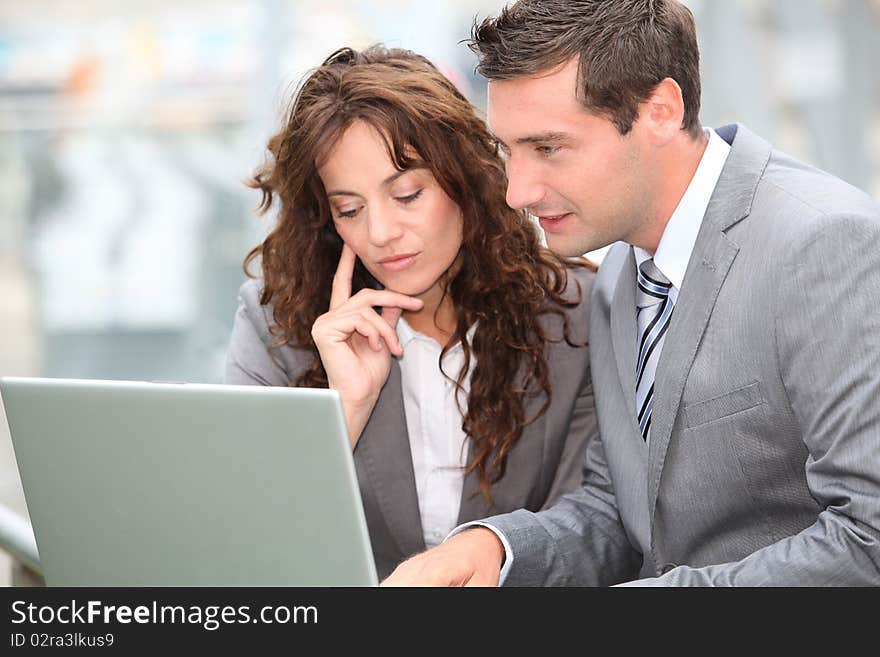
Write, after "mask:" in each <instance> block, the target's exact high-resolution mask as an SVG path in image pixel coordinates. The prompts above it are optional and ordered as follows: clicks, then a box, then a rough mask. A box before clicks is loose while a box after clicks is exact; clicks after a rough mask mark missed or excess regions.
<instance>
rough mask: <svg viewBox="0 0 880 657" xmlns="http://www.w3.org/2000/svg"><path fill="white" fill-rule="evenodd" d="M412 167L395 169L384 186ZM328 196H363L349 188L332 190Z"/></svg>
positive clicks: (383, 183)
mask: <svg viewBox="0 0 880 657" xmlns="http://www.w3.org/2000/svg"><path fill="white" fill-rule="evenodd" d="M410 171H412V169H404V170H403V171H395V172H394V173H393V174H391V175H390V176H388V177H387V178H386V179H385V180H383V181H382V186H383V187H387V186H388V185H390V184H391V183H393V182H394V181H395V180H397V179H398V178H400V177H401V176H402V175H403V174H405V173H409V172H410ZM327 196H328V197H330V196H361V195H360V194H358V193H357V192H350V191H348V190H347V189H334V190H332V191H329V192H327Z"/></svg>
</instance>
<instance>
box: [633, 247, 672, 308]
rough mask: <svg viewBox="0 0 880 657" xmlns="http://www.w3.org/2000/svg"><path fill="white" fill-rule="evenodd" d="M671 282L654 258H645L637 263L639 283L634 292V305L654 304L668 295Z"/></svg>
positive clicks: (647, 305) (641, 306)
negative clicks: (639, 263) (640, 262)
mask: <svg viewBox="0 0 880 657" xmlns="http://www.w3.org/2000/svg"><path fill="white" fill-rule="evenodd" d="M671 287H672V283H670V282H669V279H668V278H666V277H665V276H664V275H663V274H662V273H661V272H660V270H659V269H657V265H655V264H654V260H653V258H652V259H649V260H645V261H644V262H643V263H642V264H641V265H639V283H638V290H637V292H636V305H637V306H638V307H639V308H648V307H649V306H654V305H656V304H658V303H660V302H661V301H663V300H664V299H666V297H668V296H669V290H670V288H671Z"/></svg>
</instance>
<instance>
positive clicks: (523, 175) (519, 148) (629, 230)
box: [488, 58, 654, 256]
mask: <svg viewBox="0 0 880 657" xmlns="http://www.w3.org/2000/svg"><path fill="white" fill-rule="evenodd" d="M576 90H577V58H574V59H572V60H570V61H569V62H568V63H567V64H566V65H565V66H563V67H562V68H560V69H558V70H555V71H554V72H551V73H549V74H547V73H545V74H541V75H540V77H525V78H517V79H511V80H493V81H491V82H490V83H489V99H488V118H489V126H490V128H491V129H492V131H493V133H494V134H495V136H496V137H497V138H498V139H499V141H500V142H501V145H502V150H503V152H504V154H505V156H506V158H505V159H506V163H507V177H508V184H507V203H508V205H510V206H511V207H513V208H516V209H522V208H525V209H527V210H528V211H529V213H531V214H532V215H533V216H535V217H537V218H538V219H539V221H540V224H541V227H542V228H543V229H544V232H545V234H546V238H547V245H548V246H549V247H550V248H551V249H552V250H553V251H555V252H557V253H559V254H561V255H566V256H575V255H581V254H584V253H587V252H589V251H593V250H595V249H598V248H601V247H603V246H607V245H608V244H611V243H613V242H616V241H618V240H623V241H629V242H631V241H632V237H633V236H634V235H635V234H636V233H637V232H638V231H639V229H640V228H641V227H642V226H643V225H644V224H645V222H647V221H648V220H649V218H650V217H649V213H650V196H651V192H650V190H651V189H652V188H653V184H654V182H653V177H654V175H653V172H652V167H651V166H650V165H649V162H648V159H649V158H648V157H646V156H645V153H647V152H648V148H647V144H646V142H645V139H644V138H643V137H642V136H641V135H640V133H639V130H638V129H637V128H638V123H636V125H634V126H633V130H631V131H630V132H629V134H627V135H626V136H622V135H621V134H620V133H619V132H618V131H617V129H616V127H615V126H614V124H613V123H612V122H611V121H610V120H609V119H607V118H605V117H602V116H597V115H595V114H592V113H590V112H588V111H587V110H586V109H584V107H583V105H581V103H580V101H579V100H578V99H577V97H576Z"/></svg>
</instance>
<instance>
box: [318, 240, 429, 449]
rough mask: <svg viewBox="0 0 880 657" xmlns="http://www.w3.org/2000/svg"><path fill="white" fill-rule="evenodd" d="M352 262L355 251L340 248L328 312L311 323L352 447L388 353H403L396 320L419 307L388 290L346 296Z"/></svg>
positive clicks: (381, 382) (385, 367)
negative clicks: (377, 307)
mask: <svg viewBox="0 0 880 657" xmlns="http://www.w3.org/2000/svg"><path fill="white" fill-rule="evenodd" d="M354 263H355V254H354V251H352V250H351V248H349V246H348V245H347V244H343V246H342V255H341V256H340V258H339V266H338V267H337V268H336V275H335V276H334V277H333V288H332V291H331V293H330V310H329V311H328V312H326V313H324V314H323V315H321V316H320V317H318V319H316V320H315V323H314V324H313V325H312V339H313V340H314V341H315V345H316V346H317V348H318V353H319V354H320V355H321V362H322V364H323V365H324V370H325V371H326V372H327V381H328V383H329V384H330V388H332V389H333V390H336V391H337V392H338V393H339V396H340V398H341V400H342V408H343V411H344V413H345V421H346V424H347V425H348V434H349V439H350V440H351V447H352V449H354V446H355V445H356V444H357V441H358V438H360V435H361V432H362V431H363V430H364V427H365V426H366V424H367V420H368V419H369V418H370V414H371V413H372V412H373V407H374V406H375V405H376V400H377V399H378V398H379V392H380V391H381V390H382V386H383V385H385V381H387V380H388V373H389V372H390V371H391V355H392V354H394V355H395V356H401V355H403V349H402V348H401V346H400V341H399V340H398V339H397V333H396V332H395V327H396V326H397V321H398V320H399V319H400V316H401V314H402V313H403V311H404V310H420V309H421V307H422V301H421V300H420V299H416V298H414V297H408V296H406V295H405V294H398V293H397V292H390V291H388V290H368V289H364V290H361V291H360V292H358V293H357V294H355V295H354V296H351V279H352V274H353V273H354ZM375 306H380V307H381V308H382V313H381V315H380V314H379V313H377V312H376V311H375V310H373V307H375Z"/></svg>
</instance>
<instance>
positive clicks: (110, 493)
mask: <svg viewBox="0 0 880 657" xmlns="http://www.w3.org/2000/svg"><path fill="white" fill-rule="evenodd" d="M0 392H2V396H3V403H4V405H5V407H6V416H7V420H8V422H9V429H10V434H11V435H12V443H13V447H14V450H15V457H16V460H17V461H18V468H19V473H20V475H21V481H22V486H23V488H24V494H25V500H26V502H27V507H28V512H29V514H30V518H31V523H32V525H33V529H34V536H35V538H36V542H37V548H38V550H39V553H40V562H41V565H42V567H43V574H44V578H45V580H46V583H47V585H49V586H322V587H323V586H374V585H376V584H377V583H378V582H377V577H376V569H375V565H374V562H373V555H372V551H371V549H370V538H369V534H368V533H367V526H366V520H365V517H364V512H363V507H362V505H361V498H360V491H359V488H358V484H357V477H356V475H355V470H354V463H353V459H352V454H351V447H350V445H349V441H348V434H347V431H346V429H345V420H344V416H343V414H342V406H341V403H340V401H339V396H338V394H337V393H336V392H335V391H332V390H313V389H303V388H274V387H260V386H226V385H213V384H171V383H148V382H136V381H98V380H78V379H41V378H13V377H5V378H0Z"/></svg>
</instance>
